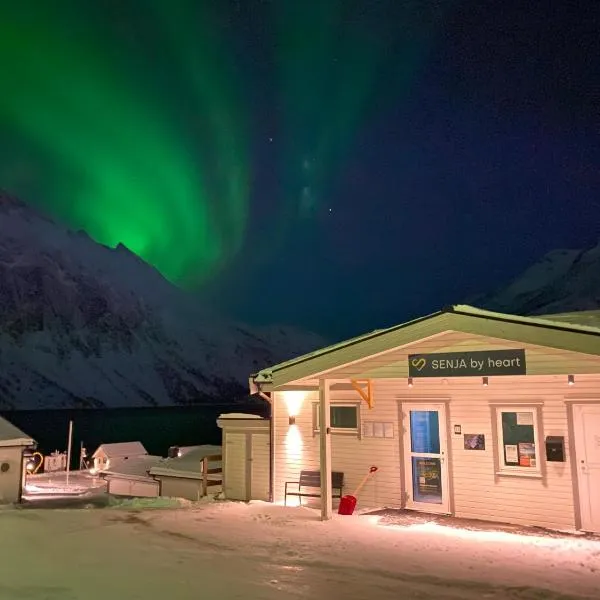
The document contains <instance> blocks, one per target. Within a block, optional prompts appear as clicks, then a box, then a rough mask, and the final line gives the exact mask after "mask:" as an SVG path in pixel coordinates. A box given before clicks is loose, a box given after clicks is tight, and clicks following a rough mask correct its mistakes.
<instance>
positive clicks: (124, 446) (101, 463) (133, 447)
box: [92, 442, 148, 472]
mask: <svg viewBox="0 0 600 600" xmlns="http://www.w3.org/2000/svg"><path fill="white" fill-rule="evenodd" d="M143 456H148V452H147V451H146V448H144V445H143V444H142V442H118V443H115V444H101V445H100V446H98V449H97V450H96V452H94V454H92V459H93V461H94V467H93V468H94V470H95V471H96V472H100V471H109V470H111V469H114V468H116V466H117V465H118V464H119V463H122V462H124V461H126V460H130V459H132V458H140V457H143Z"/></svg>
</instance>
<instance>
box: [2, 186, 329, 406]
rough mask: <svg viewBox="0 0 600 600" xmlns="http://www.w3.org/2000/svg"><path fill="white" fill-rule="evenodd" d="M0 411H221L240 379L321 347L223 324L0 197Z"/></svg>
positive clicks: (161, 282) (132, 262)
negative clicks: (206, 405)
mask: <svg viewBox="0 0 600 600" xmlns="http://www.w3.org/2000/svg"><path fill="white" fill-rule="evenodd" d="M0 233H1V238H0V309H1V312H0V408H4V409H12V408H49V407H100V406H107V407H120V406H155V405H169V404H188V403H197V402H210V401H217V400H218V401H228V400H234V399H236V398H238V397H241V396H242V395H243V394H244V393H245V392H246V391H247V380H248V379H247V378H248V375H249V374H250V373H251V372H253V371H256V370H258V369H260V368H262V367H265V366H267V365H270V364H276V363H277V362H280V361H282V360H285V359H287V358H290V357H292V356H295V355H298V354H302V353H304V352H308V351H310V350H313V349H315V348H317V347H320V346H322V345H323V344H324V341H323V340H322V339H320V338H319V337H318V336H316V335H313V334H310V333H306V332H302V331H298V330H293V329H291V328H284V327H270V328H254V327H253V328H250V327H247V326H244V325H241V324H238V323H233V322H231V321H227V320H224V319H222V318H221V317H219V316H218V315H216V314H213V313H212V312H211V311H209V310H207V309H206V308H205V307H202V306H200V305H199V302H198V301H197V300H196V299H195V298H194V297H192V296H191V295H188V294H186V293H185V292H182V291H181V290H179V289H178V288H176V287H175V286H173V285H172V284H170V283H169V282H168V281H166V280H165V279H164V278H163V277H162V276H161V275H160V273H159V272H158V271H156V270H155V269H154V268H153V267H151V266H149V265H148V264H146V263H145V262H143V261H142V260H141V259H139V258H138V257H137V256H136V255H134V254H133V253H131V252H130V251H129V250H128V249H127V248H125V247H124V246H119V247H118V248H116V249H111V248H107V247H105V246H103V245H100V244H97V243H96V242H94V241H93V240H92V239H91V238H89V237H88V236H87V235H86V234H85V233H81V232H79V233H75V232H72V231H69V230H67V229H65V228H64V227H61V226H60V225H58V224H56V223H54V222H53V221H51V220H50V219H47V218H45V217H44V216H43V215H41V214H39V213H38V212H37V211H35V210H33V209H32V208H30V207H28V206H27V205H25V204H24V203H22V202H20V201H19V200H16V199H15V198H12V197H10V196H9V195H7V194H4V193H2V192H0Z"/></svg>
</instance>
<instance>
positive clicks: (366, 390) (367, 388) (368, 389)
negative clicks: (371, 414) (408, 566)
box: [350, 379, 375, 409]
mask: <svg viewBox="0 0 600 600" xmlns="http://www.w3.org/2000/svg"><path fill="white" fill-rule="evenodd" d="M350 383H351V384H352V387H353V388H354V389H355V390H356V391H357V392H358V394H359V396H360V397H361V398H362V399H363V400H364V401H365V403H366V404H367V406H368V407H369V409H371V408H373V403H374V401H375V398H373V382H372V381H371V380H370V379H351V380H350ZM362 386H364V387H362Z"/></svg>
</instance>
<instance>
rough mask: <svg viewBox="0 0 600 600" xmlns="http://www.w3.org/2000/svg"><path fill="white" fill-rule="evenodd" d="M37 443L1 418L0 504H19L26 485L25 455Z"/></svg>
mask: <svg viewBox="0 0 600 600" xmlns="http://www.w3.org/2000/svg"><path fill="white" fill-rule="evenodd" d="M35 445H36V444H35V441H34V440H33V439H31V438H30V437H29V436H28V435H27V434H25V433H23V432H22V431H21V430H20V429H19V428H17V427H15V426H14V425H13V424H12V423H10V422H9V421H7V420H6V419H4V418H3V417H0V504H10V503H13V502H19V501H20V500H21V494H22V492H23V487H24V484H25V477H26V469H25V460H24V457H25V454H26V452H27V451H30V450H31V449H33V448H35Z"/></svg>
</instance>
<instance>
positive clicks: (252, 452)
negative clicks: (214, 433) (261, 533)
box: [217, 413, 271, 502]
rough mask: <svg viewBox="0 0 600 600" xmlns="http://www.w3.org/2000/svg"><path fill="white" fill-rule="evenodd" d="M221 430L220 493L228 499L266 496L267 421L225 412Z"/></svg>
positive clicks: (269, 438)
mask: <svg viewBox="0 0 600 600" xmlns="http://www.w3.org/2000/svg"><path fill="white" fill-rule="evenodd" d="M217 425H218V426H219V427H220V428H221V429H222V430H223V448H224V453H223V492H224V495H225V497H226V498H227V499H229V500H242V501H245V502H249V501H250V500H265V501H268V500H269V499H270V485H271V479H270V476H271V464H270V459H271V422H270V420H269V419H264V418H262V417H259V416H257V415H251V414H244V413H226V414H222V415H220V416H219V418H218V419H217Z"/></svg>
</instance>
